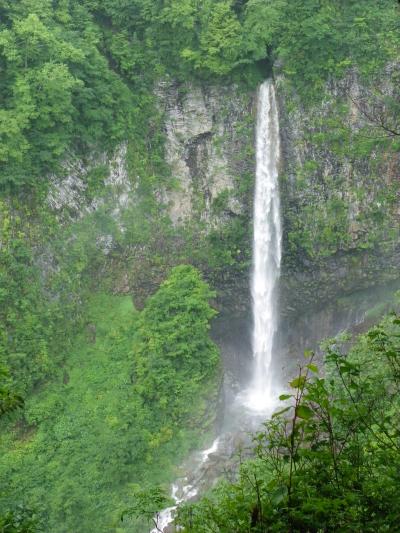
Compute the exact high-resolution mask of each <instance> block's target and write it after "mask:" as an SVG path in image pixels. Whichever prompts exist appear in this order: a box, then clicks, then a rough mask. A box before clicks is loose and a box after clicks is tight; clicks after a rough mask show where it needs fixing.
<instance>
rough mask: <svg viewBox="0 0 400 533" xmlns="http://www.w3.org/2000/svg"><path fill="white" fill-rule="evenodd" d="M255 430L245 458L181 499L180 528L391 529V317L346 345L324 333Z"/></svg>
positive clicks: (398, 350) (396, 444) (395, 322)
mask: <svg viewBox="0 0 400 533" xmlns="http://www.w3.org/2000/svg"><path fill="white" fill-rule="evenodd" d="M325 346H326V352H325V357H326V374H325V375H323V376H322V375H319V373H318V368H317V365H315V363H314V362H313V359H314V355H313V354H310V353H307V354H306V357H307V359H308V362H307V363H306V364H305V365H304V367H301V368H300V370H299V374H298V376H297V377H296V378H295V379H294V380H292V381H291V383H290V392H288V393H287V394H284V395H282V396H281V400H282V401H284V402H285V403H286V407H284V408H283V409H282V410H281V411H279V412H277V413H276V414H275V415H274V416H273V417H272V419H271V420H269V421H267V422H266V423H265V424H264V426H265V429H264V430H263V431H261V432H260V433H258V434H257V435H255V438H254V443H255V448H254V455H255V457H254V459H250V460H247V461H245V462H244V463H242V464H241V467H240V473H239V478H238V480H237V482H235V483H227V482H221V483H220V484H219V486H217V488H215V489H213V490H212V491H211V492H210V493H209V494H208V495H206V496H205V497H204V498H203V499H202V500H201V501H200V502H199V503H196V504H190V505H185V506H183V507H182V509H181V510H180V514H179V517H178V523H179V524H181V525H182V526H183V527H184V531H187V532H193V533H194V532H196V533H206V532H207V533H210V532H214V531H218V532H220V533H224V532H226V533H228V532H230V531H237V532H238V533H240V532H243V533H244V532H249V531H254V532H265V531H268V532H274V531H276V532H283V531H292V532H301V531H310V532H319V531H362V532H369V531H371V532H373V531H394V530H396V529H397V525H398V523H399V519H400V515H399V509H400V501H399V494H398V490H397V487H398V483H399V466H400V430H399V427H400V426H399V387H400V317H399V316H398V315H390V316H388V317H387V318H386V319H385V320H384V321H383V322H382V323H381V324H380V325H378V326H376V327H374V328H373V329H371V330H370V331H369V332H368V333H367V334H365V335H363V336H361V337H360V338H359V339H358V341H357V343H356V344H355V345H354V346H353V347H352V348H351V350H350V352H348V353H346V352H345V351H344V350H343V349H342V347H341V346H342V345H341V342H340V341H339V340H337V339H334V340H331V341H327V342H326V343H325Z"/></svg>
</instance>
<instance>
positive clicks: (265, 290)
mask: <svg viewBox="0 0 400 533" xmlns="http://www.w3.org/2000/svg"><path fill="white" fill-rule="evenodd" d="M279 152H280V143H279V119H278V108H277V104H276V96H275V89H274V85H273V83H272V82H271V81H269V80H267V81H265V82H264V83H263V84H262V85H261V87H260V89H259V93H258V107H257V133H256V157H257V166H256V185H255V195H254V236H253V274H252V283H251V295H252V299H253V322H254V325H253V356H254V369H253V379H252V382H251V384H250V387H249V388H248V389H247V390H246V391H244V393H243V394H242V398H243V403H244V405H245V406H246V407H248V408H249V409H251V410H253V411H259V412H261V413H265V412H268V411H271V410H272V409H273V407H274V402H275V397H276V390H275V389H276V387H274V383H273V368H272V354H273V348H274V337H275V333H276V329H277V303H276V302H277V295H276V291H277V282H278V279H279V274H280V264H281V240H282V227H281V219H280V200H279V185H278V163H279Z"/></svg>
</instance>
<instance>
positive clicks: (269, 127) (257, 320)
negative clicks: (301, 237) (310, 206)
mask: <svg viewBox="0 0 400 533" xmlns="http://www.w3.org/2000/svg"><path fill="white" fill-rule="evenodd" d="M256 155H257V164H256V187H255V197H254V243H253V246H254V249H253V273H252V286H251V292H252V298H253V319H254V327H253V355H254V372H253V379H252V382H251V385H250V387H249V388H248V389H247V390H246V391H244V392H243V393H242V394H241V395H240V396H239V400H240V404H244V405H245V406H246V407H247V408H249V409H251V410H252V411H254V412H259V413H262V414H265V413H266V412H268V411H272V410H273V408H274V398H275V388H276V387H274V386H273V385H274V384H273V376H272V373H271V370H272V368H271V363H272V352H273V342H274V336H275V332H276V329H277V306H276V287H277V282H278V279H279V273H280V262H281V239H282V229H281V221H280V202H279V188H278V163H279V121H278V109H277V104H276V97H275V90H274V86H273V83H272V82H271V81H266V82H264V83H263V84H262V85H261V87H260V89H259V94H258V108H257V140H256ZM221 440H223V436H222V437H221V436H220V437H218V438H217V439H215V441H214V443H213V445H212V446H211V448H209V449H207V450H204V451H202V452H201V453H200V454H198V455H197V458H196V460H195V461H194V463H193V465H192V468H193V472H194V473H195V474H196V472H197V473H200V476H196V475H195V476H194V477H195V478H196V477H200V479H201V472H202V469H204V467H205V465H207V463H208V461H209V457H210V456H212V455H213V454H214V453H215V452H217V450H218V449H219V447H220V441H221ZM197 493H198V489H197V484H196V483H190V482H189V481H188V480H187V478H186V477H185V478H183V479H181V480H179V481H178V482H177V484H174V485H173V486H172V494H171V497H172V498H173V500H174V501H175V505H174V506H172V507H169V508H168V509H164V510H163V511H161V513H159V514H158V515H157V516H156V517H155V518H154V519H155V521H156V522H157V527H156V528H155V529H152V531H151V533H157V532H159V531H165V529H166V528H167V527H168V525H170V524H171V523H172V522H173V520H174V513H175V511H176V509H177V506H178V505H179V504H180V503H182V502H185V501H189V500H190V499H191V498H193V497H194V496H196V495H197Z"/></svg>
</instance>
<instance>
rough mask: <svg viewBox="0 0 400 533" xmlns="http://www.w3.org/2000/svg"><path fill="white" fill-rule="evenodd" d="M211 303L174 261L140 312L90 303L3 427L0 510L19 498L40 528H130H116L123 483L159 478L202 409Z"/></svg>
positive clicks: (209, 365)
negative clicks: (59, 361)
mask: <svg viewBox="0 0 400 533" xmlns="http://www.w3.org/2000/svg"><path fill="white" fill-rule="evenodd" d="M212 296H213V293H212V291H210V290H209V289H208V287H207V285H206V284H205V283H204V282H203V281H202V280H201V278H200V276H199V273H198V272H197V271H196V270H195V269H193V268H192V267H189V266H181V267H177V268H176V269H174V270H173V271H172V272H171V276H170V277H169V278H168V279H167V280H166V281H165V282H164V284H163V285H162V286H161V287H160V289H159V291H158V292H157V293H156V294H155V295H154V296H153V297H152V298H150V299H149V301H148V304H147V305H146V308H145V309H144V311H143V312H142V313H140V314H139V313H138V312H136V311H135V310H134V309H133V306H132V301H131V299H130V298H129V297H112V296H108V295H105V294H98V295H95V296H93V297H92V299H91V301H90V304H89V307H88V309H87V312H86V314H85V320H84V323H85V327H84V329H83V331H82V333H81V334H80V335H78V336H77V337H76V339H75V342H74V344H73V347H72V348H71V349H70V353H69V354H68V355H67V357H66V358H65V362H64V363H63V365H62V366H60V368H59V369H58V371H57V373H56V375H55V377H53V380H52V382H51V383H49V384H48V385H47V386H46V387H42V388H41V389H40V390H39V391H36V394H34V395H32V396H30V397H28V398H27V399H26V404H25V409H24V412H23V418H21V419H20V420H19V421H18V422H17V423H16V424H15V420H14V422H13V423H12V424H11V423H9V424H8V425H3V431H4V429H7V430H8V431H7V432H4V433H3V435H2V442H1V452H0V453H1V456H2V461H1V467H0V484H1V486H2V487H4V489H3V492H2V494H1V498H0V510H7V509H9V508H10V507H11V506H12V505H14V503H16V502H21V504H23V503H24V502H29V506H30V507H32V508H35V509H37V513H38V514H40V515H41V517H42V518H43V520H44V522H45V524H46V531H57V532H59V533H63V532H65V533H66V532H68V533H69V532H70V531H85V532H88V533H89V532H93V533H98V532H99V531H104V532H106V531H107V532H108V531H109V532H111V531H118V528H122V530H124V531H125V530H127V531H134V532H136V533H142V531H143V530H144V529H143V528H144V527H145V526H144V525H143V522H142V521H138V520H136V519H135V518H134V517H133V515H131V516H132V518H133V520H130V519H129V516H126V517H125V518H124V521H123V522H122V523H121V521H120V517H121V513H122V512H123V509H133V508H134V507H135V506H137V505H140V501H141V500H140V498H139V495H138V494H137V493H136V492H135V491H136V489H135V486H136V485H137V484H140V486H142V484H143V483H144V482H146V483H147V484H149V483H154V484H160V483H161V484H162V483H168V482H170V480H171V477H172V476H173V475H174V474H173V466H174V465H175V464H176V463H177V462H179V461H180V460H181V459H182V458H183V457H184V456H185V454H187V453H188V452H189V449H190V448H191V447H193V446H194V445H195V444H197V443H198V439H199V438H200V436H201V435H200V432H202V433H203V432H204V431H206V430H207V428H208V425H209V423H210V419H209V418H206V417H207V416H209V415H207V411H208V409H211V410H212V412H214V405H212V402H213V398H215V396H216V392H217V380H218V374H217V369H218V353H217V349H216V347H215V345H214V344H212V343H211V341H210V340H209V338H208V330H209V325H208V322H209V320H210V319H211V318H212V317H213V316H214V314H215V311H213V310H212V309H211V308H210V306H209V305H208V299H209V298H210V297H212ZM135 484H136V485H135ZM136 488H137V487H136ZM153 490H156V489H153ZM135 495H136V496H135ZM128 514H129V513H128Z"/></svg>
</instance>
